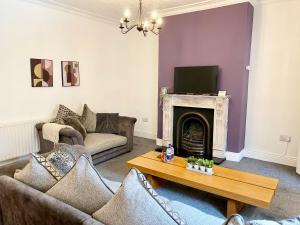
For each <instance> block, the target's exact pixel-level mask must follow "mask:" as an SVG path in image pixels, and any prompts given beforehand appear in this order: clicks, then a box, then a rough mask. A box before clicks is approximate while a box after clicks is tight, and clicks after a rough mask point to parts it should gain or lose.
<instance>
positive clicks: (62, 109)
mask: <svg viewBox="0 0 300 225" xmlns="http://www.w3.org/2000/svg"><path fill="white" fill-rule="evenodd" d="M69 116H72V117H76V118H78V119H80V116H79V115H78V114H77V113H75V112H73V111H72V110H71V109H69V108H67V107H66V106H64V105H59V108H58V112H57V114H56V118H55V119H54V120H53V121H52V122H53V123H58V124H64V118H67V117H69Z"/></svg>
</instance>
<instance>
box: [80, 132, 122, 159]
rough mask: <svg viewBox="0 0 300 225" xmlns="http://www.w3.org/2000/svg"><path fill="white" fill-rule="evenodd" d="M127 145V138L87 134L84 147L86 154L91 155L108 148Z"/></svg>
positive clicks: (113, 135)
mask: <svg viewBox="0 0 300 225" xmlns="http://www.w3.org/2000/svg"><path fill="white" fill-rule="evenodd" d="M126 143H127V137H123V136H120V135H116V134H104V133H90V134H87V136H86V138H85V140H84V145H85V148H86V149H87V150H88V152H89V153H90V154H91V155H93V154H96V153H98V152H102V151H105V150H107V149H110V148H115V147H119V146H122V145H125V144H126Z"/></svg>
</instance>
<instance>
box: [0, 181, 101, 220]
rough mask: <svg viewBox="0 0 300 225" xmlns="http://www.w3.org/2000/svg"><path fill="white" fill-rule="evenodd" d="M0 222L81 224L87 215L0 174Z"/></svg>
mask: <svg viewBox="0 0 300 225" xmlns="http://www.w3.org/2000/svg"><path fill="white" fill-rule="evenodd" d="M0 190H1V191H0V211H1V214H0V215H1V218H0V224H1V223H2V224H3V225H4V224H5V225H16V224H22V225H63V224H74V225H81V224H98V225H100V224H101V223H100V222H99V223H98V222H95V221H94V222H95V223H85V222H86V221H88V220H90V219H91V216H90V215H88V214H85V213H84V212H81V211H80V210H78V209H75V208H73V207H72V206H70V205H68V204H65V203H63V202H61V201H59V200H57V199H55V198H53V197H51V196H49V195H47V194H44V193H42V192H40V191H37V190H35V189H33V188H31V187H29V186H28V185H26V184H23V183H22V182H19V181H17V180H15V179H13V178H10V177H7V176H1V177H0Z"/></svg>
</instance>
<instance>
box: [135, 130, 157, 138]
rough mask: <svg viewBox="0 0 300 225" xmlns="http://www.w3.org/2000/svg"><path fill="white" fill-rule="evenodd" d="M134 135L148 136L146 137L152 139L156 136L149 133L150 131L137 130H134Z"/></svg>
mask: <svg viewBox="0 0 300 225" xmlns="http://www.w3.org/2000/svg"><path fill="white" fill-rule="evenodd" d="M134 136H137V137H143V138H148V139H152V140H155V138H156V134H151V133H147V132H143V131H139V130H135V131H134Z"/></svg>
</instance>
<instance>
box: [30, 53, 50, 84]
mask: <svg viewBox="0 0 300 225" xmlns="http://www.w3.org/2000/svg"><path fill="white" fill-rule="evenodd" d="M30 68H31V86H32V87H53V62H52V60H48V59H30Z"/></svg>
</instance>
